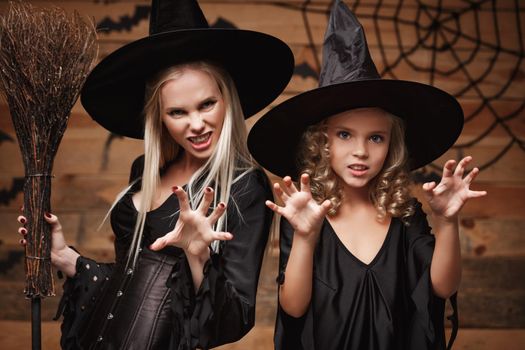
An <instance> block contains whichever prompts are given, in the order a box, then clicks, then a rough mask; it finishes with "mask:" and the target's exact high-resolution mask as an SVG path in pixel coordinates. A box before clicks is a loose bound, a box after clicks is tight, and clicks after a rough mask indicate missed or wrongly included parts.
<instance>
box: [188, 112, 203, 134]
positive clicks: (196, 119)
mask: <svg viewBox="0 0 525 350" xmlns="http://www.w3.org/2000/svg"><path fill="white" fill-rule="evenodd" d="M205 127H206V123H205V122H204V118H202V116H201V115H200V114H199V113H195V114H192V115H191V116H190V129H191V130H192V131H194V132H199V131H202V130H204V128H205Z"/></svg>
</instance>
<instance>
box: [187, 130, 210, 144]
mask: <svg viewBox="0 0 525 350" xmlns="http://www.w3.org/2000/svg"><path fill="white" fill-rule="evenodd" d="M210 135H211V133H210V132H207V133H206V134H202V135H199V136H193V137H188V139H189V140H190V141H191V143H196V144H199V143H204V142H206V141H208V139H209V138H210Z"/></svg>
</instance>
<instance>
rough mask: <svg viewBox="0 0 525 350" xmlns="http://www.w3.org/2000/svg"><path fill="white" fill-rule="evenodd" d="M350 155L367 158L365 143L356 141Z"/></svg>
mask: <svg viewBox="0 0 525 350" xmlns="http://www.w3.org/2000/svg"><path fill="white" fill-rule="evenodd" d="M352 154H353V155H354V156H355V157H358V158H367V157H368V149H367V145H366V141H358V142H356V143H355V144H354V149H353V151H352Z"/></svg>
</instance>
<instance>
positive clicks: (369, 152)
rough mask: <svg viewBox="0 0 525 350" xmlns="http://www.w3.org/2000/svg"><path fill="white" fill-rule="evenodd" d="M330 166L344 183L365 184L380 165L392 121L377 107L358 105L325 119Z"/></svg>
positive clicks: (381, 164) (386, 150)
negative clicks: (360, 106) (357, 107)
mask: <svg viewBox="0 0 525 350" xmlns="http://www.w3.org/2000/svg"><path fill="white" fill-rule="evenodd" d="M326 124H327V127H328V128H327V134H328V145H329V151H330V165H331V167H332V169H333V171H334V172H335V173H336V175H337V176H338V177H339V178H340V179H341V180H342V182H343V183H344V184H346V185H347V186H349V187H353V188H363V187H367V186H368V185H369V183H370V181H371V180H372V179H373V178H374V177H376V176H377V174H379V172H380V171H381V169H382V168H383V164H384V162H385V159H386V156H387V154H388V147H389V144H390V131H391V128H392V122H391V120H390V117H389V116H388V115H387V113H386V112H385V111H383V110H382V109H379V108H359V109H352V110H349V111H345V112H343V113H339V114H336V115H334V116H332V117H330V118H328V119H327V123H326Z"/></svg>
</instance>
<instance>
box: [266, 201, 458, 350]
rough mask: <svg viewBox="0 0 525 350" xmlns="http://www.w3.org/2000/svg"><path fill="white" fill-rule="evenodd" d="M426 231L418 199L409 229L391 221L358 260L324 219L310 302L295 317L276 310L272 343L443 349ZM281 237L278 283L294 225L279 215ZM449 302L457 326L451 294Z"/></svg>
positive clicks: (356, 349) (367, 349)
mask: <svg viewBox="0 0 525 350" xmlns="http://www.w3.org/2000/svg"><path fill="white" fill-rule="evenodd" d="M430 230H431V229H430V227H429V226H428V223H427V220H426V215H425V214H424V213H423V211H422V209H421V204H420V203H417V206H416V212H415V214H414V215H413V216H412V217H411V218H410V224H409V226H405V225H404V224H403V223H402V222H401V220H399V219H396V218H393V219H392V220H391V223H390V226H389V229H388V233H387V235H386V238H385V241H384V242H383V245H382V247H381V248H380V250H379V252H378V253H377V255H376V256H375V257H374V259H373V260H372V261H371V262H370V263H369V264H365V263H363V262H362V261H361V260H359V259H358V258H356V257H355V256H354V255H353V254H352V253H351V252H350V251H349V250H348V249H347V248H346V247H345V246H344V244H343V243H342V242H341V241H340V240H339V238H338V236H337V235H336V233H335V232H334V230H333V228H332V227H331V226H330V223H329V222H328V221H327V220H325V221H324V223H323V226H322V229H321V235H320V238H319V242H318V245H317V247H316V250H315V253H314V270H313V285H312V300H311V302H310V306H309V308H308V311H307V312H306V314H305V315H304V316H302V317H300V318H294V317H292V316H290V315H288V314H286V312H284V311H283V310H282V308H280V307H279V309H278V314H277V323H276V332H275V339H274V340H275V348H276V349H278V350H289V349H293V350H300V349H309V350H310V349H323V350H347V349H352V350H393V349H396V350H426V349H432V350H434V349H445V335H444V305H445V300H443V299H441V298H439V297H437V296H435V295H434V294H433V292H432V286H431V281H430V262H431V259H432V253H433V250H434V236H433V235H432V234H431V233H430ZM280 238H281V240H280V248H281V255H280V261H279V266H280V267H279V268H280V274H279V278H278V282H279V283H281V284H282V283H283V282H284V278H285V276H284V271H285V267H286V263H287V261H288V256H289V254H290V249H291V244H292V238H293V228H292V227H291V225H290V224H289V223H288V222H287V221H286V220H285V219H284V218H283V219H281V232H280ZM452 301H453V303H452V304H453V308H454V314H453V317H452V318H453V325H454V327H456V326H457V316H456V315H457V314H456V312H455V296H454V297H453V298H452ZM453 336H455V330H454V331H453ZM451 339H452V338H451Z"/></svg>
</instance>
